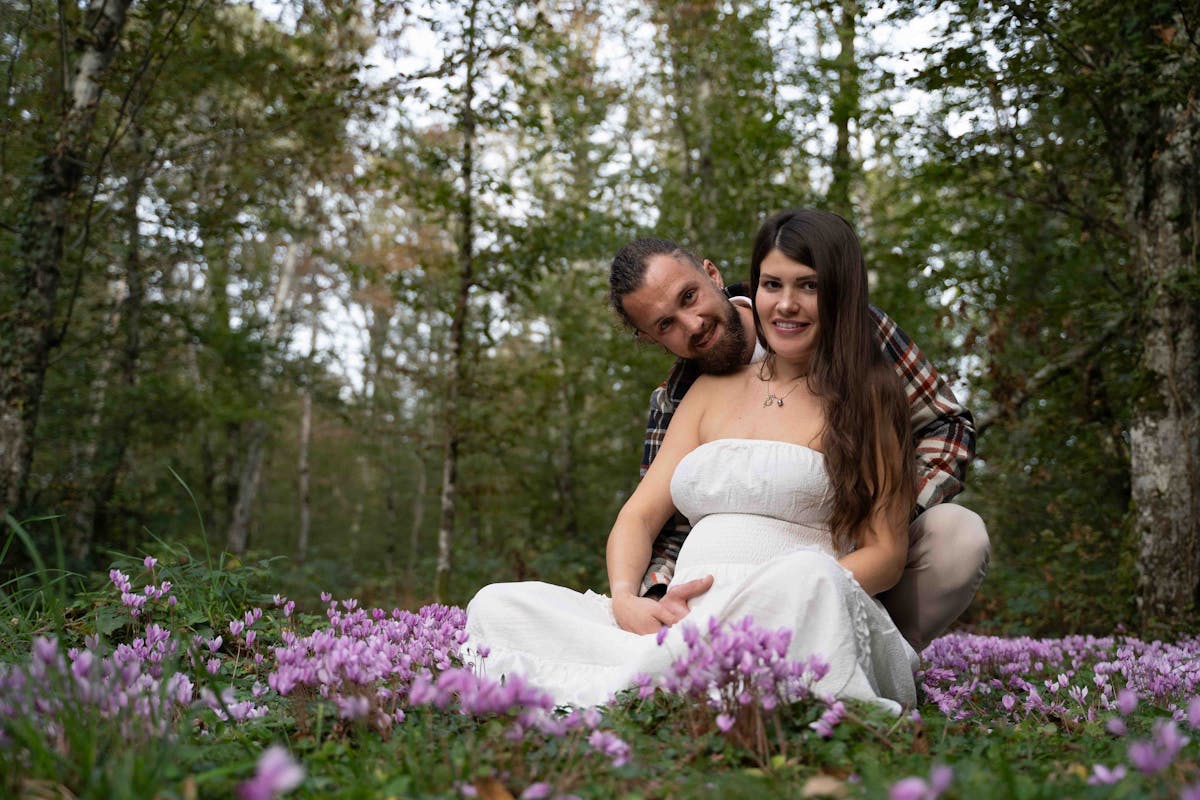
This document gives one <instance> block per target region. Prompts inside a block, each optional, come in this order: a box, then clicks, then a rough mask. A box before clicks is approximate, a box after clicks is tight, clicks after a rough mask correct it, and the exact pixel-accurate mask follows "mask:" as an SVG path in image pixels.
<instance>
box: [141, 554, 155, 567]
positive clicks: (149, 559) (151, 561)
mask: <svg viewBox="0 0 1200 800" xmlns="http://www.w3.org/2000/svg"><path fill="white" fill-rule="evenodd" d="M157 563H158V559H157V558H155V557H154V556H146V557H145V558H144V559H142V565H143V566H145V567H146V569H154V565H155V564H157Z"/></svg>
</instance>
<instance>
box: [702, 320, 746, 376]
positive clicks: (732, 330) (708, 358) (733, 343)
mask: <svg viewBox="0 0 1200 800" xmlns="http://www.w3.org/2000/svg"><path fill="white" fill-rule="evenodd" d="M728 305H729V314H728V315H727V316H726V317H725V320H724V322H725V331H724V334H723V335H722V336H721V338H720V340H719V341H716V342H713V343H712V346H711V347H709V348H708V349H707V350H702V351H701V352H700V353H698V354H697V355H696V357H695V358H693V359H692V360H693V361H694V362H695V363H696V365H697V366H698V367H700V371H701V372H704V373H708V374H710V375H726V374H728V373H730V372H733V371H734V370H736V369H737V368H739V367H740V366H742V364H743V363H744V362H743V358H744V354H745V352H746V327H745V326H744V325H742V316H741V314H739V313H738V310H737V307H736V306H734V304H733V303H729V304H728ZM707 335H708V331H705V332H704V333H702V334H700V335H699V336H697V337H695V338H696V340H698V341H703V340H704V337H705V336H707Z"/></svg>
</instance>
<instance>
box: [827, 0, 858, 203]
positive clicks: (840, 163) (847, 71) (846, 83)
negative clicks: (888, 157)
mask: <svg viewBox="0 0 1200 800" xmlns="http://www.w3.org/2000/svg"><path fill="white" fill-rule="evenodd" d="M840 5H841V18H840V19H839V20H837V21H836V23H835V26H836V28H837V37H838V45H839V51H838V56H837V60H836V61H835V62H834V64H835V69H836V70H837V86H838V91H837V94H836V95H834V97H833V108H832V111H831V115H830V116H831V121H832V122H833V127H834V131H835V132H836V134H837V141H836V144H835V145H834V150H833V159H832V161H831V162H830V165H829V166H830V170H831V172H832V175H831V176H830V181H829V192H828V193H827V194H826V197H825V204H826V207H827V208H828V209H829V210H830V211H833V212H835V213H838V214H841V215H842V216H844V217H846V218H847V219H852V218H853V206H852V200H851V198H850V187H851V184H852V183H853V181H854V176H855V166H854V158H853V156H852V155H851V153H850V124H851V123H852V122H853V121H854V120H855V119H857V118H858V114H859V81H858V72H859V70H858V61H857V60H856V56H855V52H854V38H855V35H856V33H857V31H858V13H859V9H858V0H842V2H841V3H840Z"/></svg>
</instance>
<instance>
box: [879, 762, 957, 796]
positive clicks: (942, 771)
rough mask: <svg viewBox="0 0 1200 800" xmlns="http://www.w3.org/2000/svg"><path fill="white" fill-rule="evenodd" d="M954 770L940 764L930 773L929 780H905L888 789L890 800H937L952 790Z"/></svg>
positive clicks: (915, 778)
mask: <svg viewBox="0 0 1200 800" xmlns="http://www.w3.org/2000/svg"><path fill="white" fill-rule="evenodd" d="M953 780H954V770H953V769H951V768H950V767H948V766H946V765H944V764H938V765H935V766H934V767H933V769H931V770H930V771H929V780H928V781H926V780H925V779H924V778H918V777H916V776H913V777H909V778H903V779H901V780H899V781H896V782H895V783H894V784H892V786H891V788H889V789H888V800H937V798H939V797H941V795H942V792H944V791H946V789H948V788H950V783H951V782H952V781H953Z"/></svg>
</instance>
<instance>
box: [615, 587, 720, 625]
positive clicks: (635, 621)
mask: <svg viewBox="0 0 1200 800" xmlns="http://www.w3.org/2000/svg"><path fill="white" fill-rule="evenodd" d="M712 583H713V578H712V576H711V575H708V576H706V577H703V578H697V579H696V580H692V581H687V582H686V583H681V584H679V585H678V586H675V585H672V586H671V587H670V588H668V589H667V593H666V595H664V596H663V599H662V600H652V599H650V598H649V597H637V596H635V595H632V594H622V595H618V596H616V597H614V598H613V616H614V617H615V618H616V620H617V624H618V625H620V626H621V628H622V629H623V630H627V631H630V632H632V633H638V634H647V633H658V631H659V629H660V628H661V627H662V626H664V625H668V626H670V625H674V624H675V623H676V622H679V620H681V619H683V618H684V617H686V616H687V615H688V612H689V611H690V609H689V608H688V601H689V600H691V599H693V598H695V597H699V596H700V595H702V594H704V593H705V592H707V591H708V590H709V589H710V588H712Z"/></svg>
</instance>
